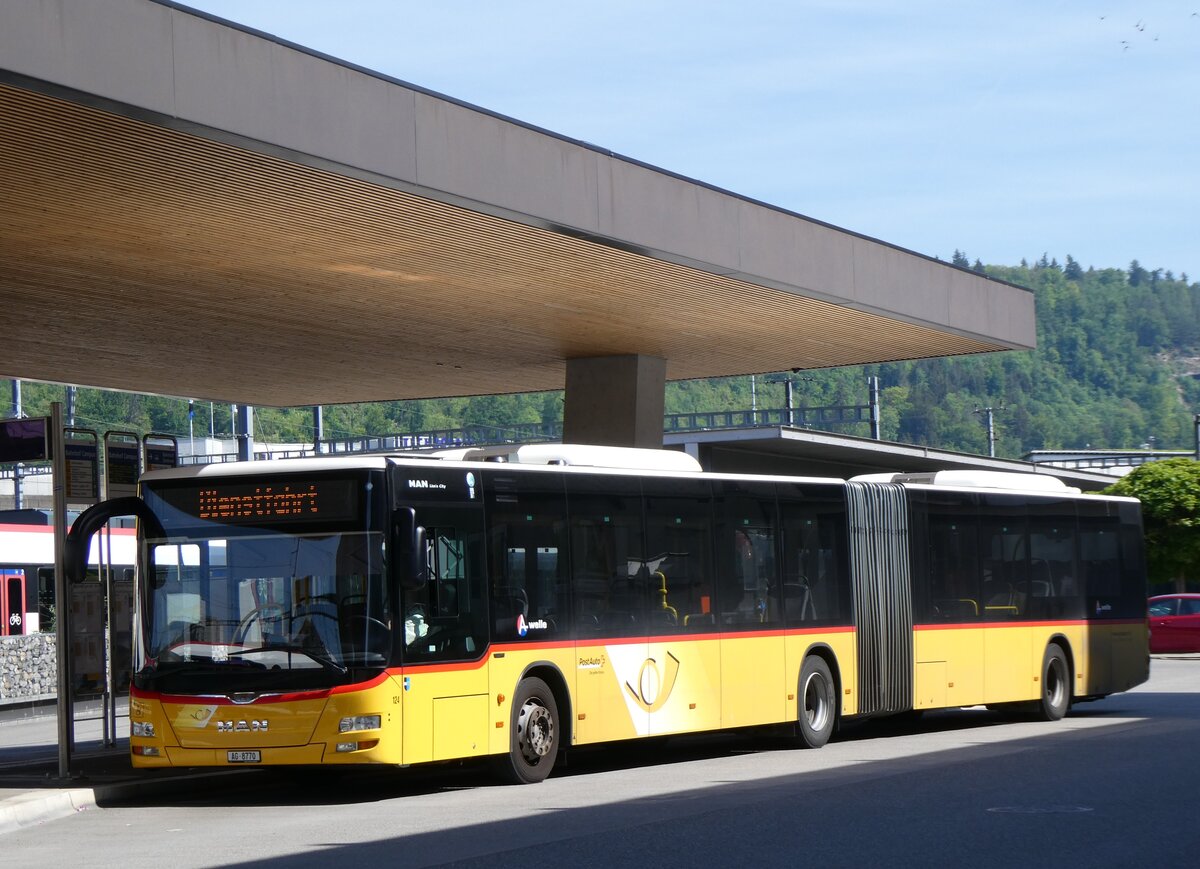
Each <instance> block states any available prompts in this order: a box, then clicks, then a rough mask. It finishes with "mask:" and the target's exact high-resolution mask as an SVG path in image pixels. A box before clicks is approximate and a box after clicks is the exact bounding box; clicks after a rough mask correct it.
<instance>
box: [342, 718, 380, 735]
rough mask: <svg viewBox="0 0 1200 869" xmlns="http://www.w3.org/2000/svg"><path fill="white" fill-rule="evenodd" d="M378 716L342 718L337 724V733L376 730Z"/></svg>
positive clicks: (378, 723) (378, 721) (377, 727)
mask: <svg viewBox="0 0 1200 869" xmlns="http://www.w3.org/2000/svg"><path fill="white" fill-rule="evenodd" d="M381 720H382V719H381V717H380V716H379V715H354V716H351V717H350V718H343V719H342V720H341V721H339V722H338V733H349V732H350V731H352V730H378V729H379V725H380V722H381Z"/></svg>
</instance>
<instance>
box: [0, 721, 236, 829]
mask: <svg viewBox="0 0 1200 869" xmlns="http://www.w3.org/2000/svg"><path fill="white" fill-rule="evenodd" d="M116 723H117V726H116V728H115V730H114V733H119V734H124V735H123V736H121V737H120V738H116V739H111V738H110V740H109V743H110V744H108V745H106V744H105V740H104V732H103V730H104V726H103V716H102V715H101V714H100V710H99V709H98V708H97V707H86V706H83V705H82V704H81V705H80V706H77V707H76V720H75V744H74V746H73V750H72V751H71V760H70V764H69V767H70V774H69V775H68V776H66V777H62V776H60V775H59V757H58V718H57V715H56V709H55V707H54V706H53V705H45V704H42V705H35V706H30V705H28V704H26V705H22V706H8V707H0V835H2V834H4V833H8V832H11V831H13V830H16V829H20V828H22V827H28V826H32V825H35V824H41V823H45V822H46V821H52V820H55V819H57V818H63V817H67V816H69V815H72V814H74V813H76V812H81V811H86V810H87V809H92V808H95V807H96V806H97V805H102V804H104V803H108V802H117V801H120V800H127V799H132V798H134V797H146V796H149V795H152V794H155V793H168V792H171V791H178V790H180V789H196V788H199V787H203V786H205V784H206V783H208V782H212V781H214V780H216V779H218V778H219V777H223V776H228V775H232V774H236V773H230V772H228V771H211V772H198V771H196V770H193V769H180V770H135V769H134V768H133V767H132V766H131V765H130V763H129V737H128V733H129V719H128V717H127V712H126V710H125V709H123V708H120V707H118V709H117V721H116ZM110 737H111V734H110Z"/></svg>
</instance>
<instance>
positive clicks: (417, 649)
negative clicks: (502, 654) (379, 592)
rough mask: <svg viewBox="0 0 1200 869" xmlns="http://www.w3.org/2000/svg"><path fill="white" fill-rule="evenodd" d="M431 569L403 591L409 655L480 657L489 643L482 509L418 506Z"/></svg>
mask: <svg viewBox="0 0 1200 869" xmlns="http://www.w3.org/2000/svg"><path fill="white" fill-rule="evenodd" d="M418 516H419V518H420V521H421V523H422V524H423V526H424V527H425V532H426V546H427V547H428V551H427V557H428V564H429V573H428V576H427V580H426V582H425V584H424V585H423V586H421V587H420V588H418V589H406V590H405V591H404V604H403V611H402V612H403V631H404V647H405V652H404V654H405V659H406V660H408V661H410V662H412V661H447V660H450V661H453V660H471V659H475V658H478V657H479V655H481V654H482V653H483V651H484V648H485V647H486V645H487V623H486V618H487V616H486V610H487V607H486V604H485V593H484V571H483V559H484V552H483V533H482V527H481V526H482V514H481V511H479V510H477V509H474V508H472V509H464V510H461V511H459V510H450V509H446V510H441V509H426V510H424V511H421V510H418Z"/></svg>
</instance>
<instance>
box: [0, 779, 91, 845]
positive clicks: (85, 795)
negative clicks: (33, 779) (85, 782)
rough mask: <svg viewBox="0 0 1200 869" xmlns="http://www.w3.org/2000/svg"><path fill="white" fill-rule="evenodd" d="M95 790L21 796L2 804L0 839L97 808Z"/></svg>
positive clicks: (85, 789)
mask: <svg viewBox="0 0 1200 869" xmlns="http://www.w3.org/2000/svg"><path fill="white" fill-rule="evenodd" d="M95 806H96V792H95V790H94V789H93V788H72V789H70V790H62V791H53V792H50V793H42V792H33V793H25V794H18V795H17V796H15V797H9V798H8V799H6V800H4V801H3V802H0V835H3V834H5V833H11V832H13V831H14V830H20V829H22V828H23V827H32V826H34V825H36V824H41V823H45V822H46V821H55V820H58V819H59V818H65V817H68V816H69V815H73V814H75V813H76V812H81V811H83V810H84V809H91V808H95Z"/></svg>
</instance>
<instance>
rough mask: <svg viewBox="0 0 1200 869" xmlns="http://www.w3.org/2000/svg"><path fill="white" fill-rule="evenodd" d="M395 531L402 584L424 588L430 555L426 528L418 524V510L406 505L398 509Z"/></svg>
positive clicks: (407, 586) (406, 586) (405, 586)
mask: <svg viewBox="0 0 1200 869" xmlns="http://www.w3.org/2000/svg"><path fill="white" fill-rule="evenodd" d="M395 533H396V552H397V555H398V556H399V560H398V562H397V564H398V567H399V574H400V585H401V587H403V588H406V589H409V590H415V589H418V588H422V587H423V586H424V585H425V582H426V580H427V578H428V575H429V557H428V555H427V551H426V548H425V529H424V528H422V527H421V526H420V525H418V524H417V511H416V510H414V509H413V508H412V507H404V508H402V509H400V510H397V511H396V525H395Z"/></svg>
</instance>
